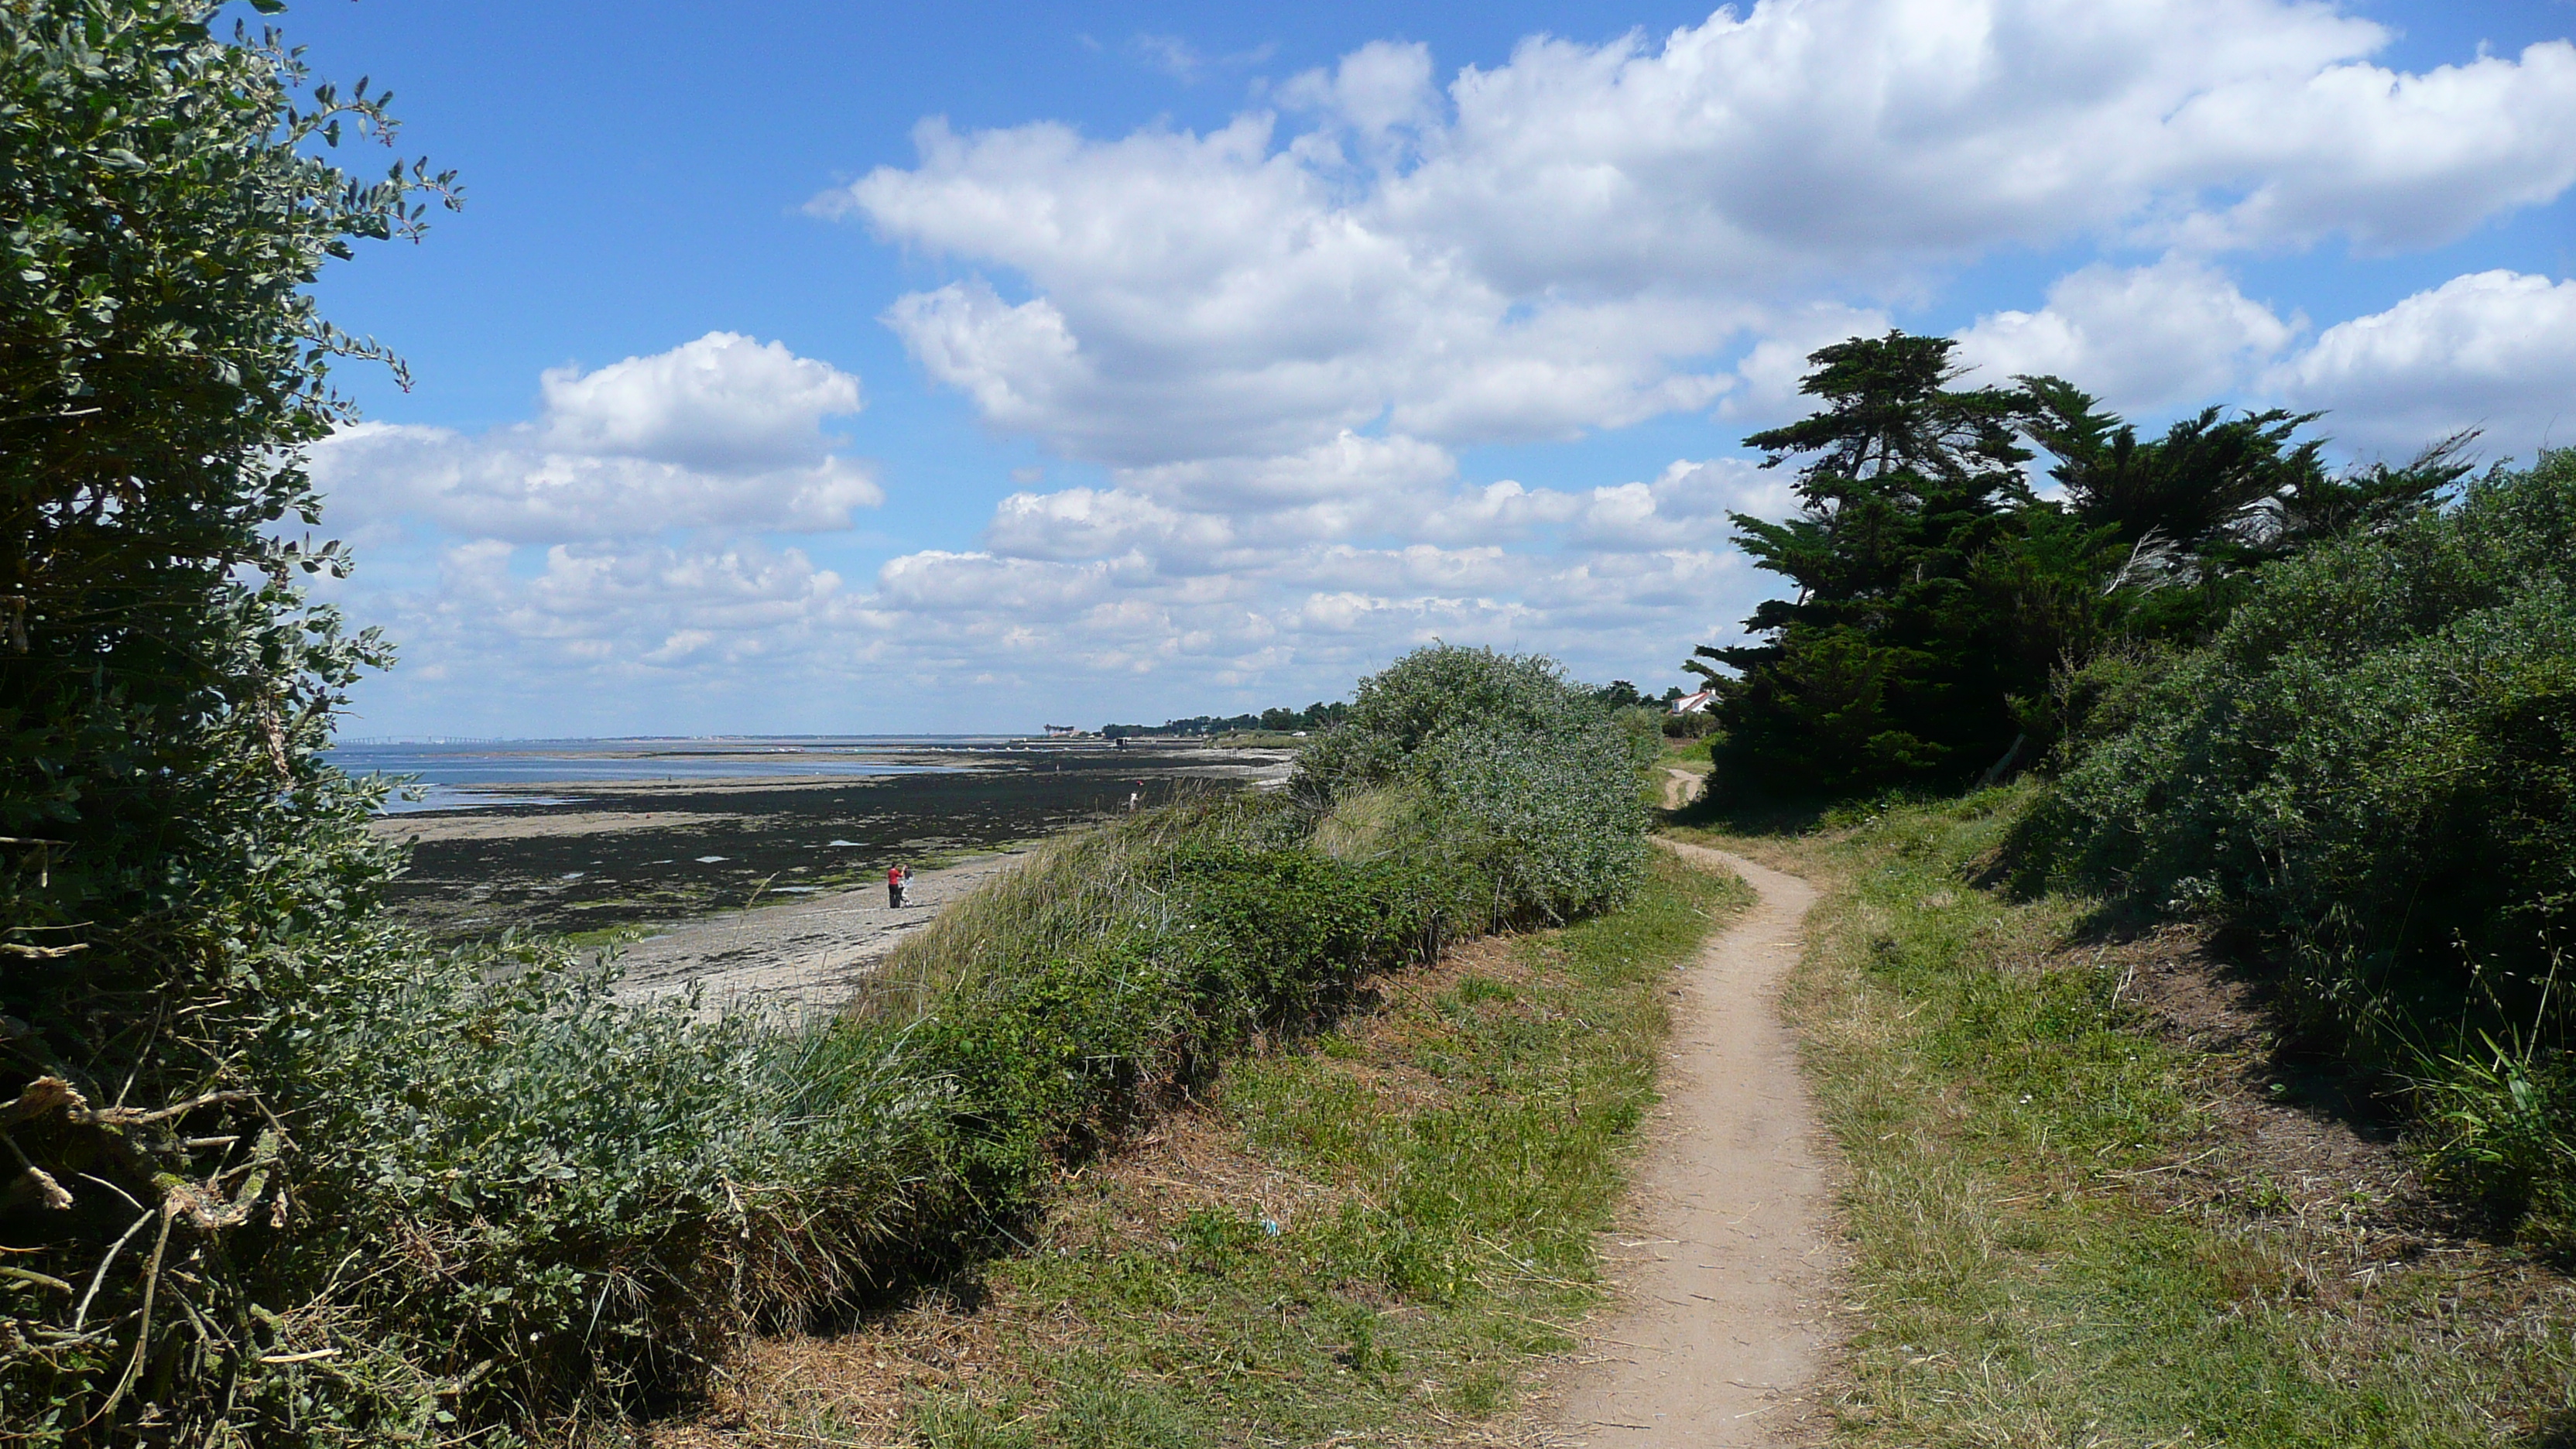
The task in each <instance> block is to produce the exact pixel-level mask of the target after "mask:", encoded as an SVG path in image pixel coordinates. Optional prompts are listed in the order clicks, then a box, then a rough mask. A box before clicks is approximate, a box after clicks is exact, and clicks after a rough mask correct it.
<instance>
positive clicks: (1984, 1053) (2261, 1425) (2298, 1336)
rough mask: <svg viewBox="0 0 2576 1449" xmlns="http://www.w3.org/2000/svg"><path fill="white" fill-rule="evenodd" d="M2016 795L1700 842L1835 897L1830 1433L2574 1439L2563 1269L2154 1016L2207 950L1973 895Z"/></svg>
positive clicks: (1871, 1436)
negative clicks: (2453, 1216) (2443, 1213)
mask: <svg viewBox="0 0 2576 1449" xmlns="http://www.w3.org/2000/svg"><path fill="white" fill-rule="evenodd" d="M2025 803H2026V802H2025V801H2024V799H2023V797H2022V796H2021V795H2020V794H2019V793H2018V792H2015V791H2008V790H2007V791H1990V792H1986V793H1984V794H1981V795H1978V796H1974V797H1971V798H1970V799H1968V800H1966V801H1963V802H1955V803H1950V804H1944V805H1926V806H1903V807H1892V808H1889V809H1886V810H1884V811H1882V812H1879V813H1876V814H1872V815H1868V816H1866V817H1864V818H1858V819H1844V820H1830V819H1829V820H1828V821H1827V822H1826V823H1825V825H1824V827H1823V828H1820V829H1816V830H1813V831H1810V832H1808V833H1806V834H1803V835H1790V834H1779V835H1765V836H1752V837H1746V836H1729V835H1724V834H1721V833H1718V832H1695V833H1696V834H1700V835H1703V836H1705V837H1706V838H1708V839H1710V840H1711V841H1712V843H1720V844H1725V845H1727V846H1729V847H1730V848H1733V849H1737V850H1740V851H1744V852H1746V853H1749V854H1753V855H1756V856H1758V857H1764V858H1769V859H1772V860H1775V861H1777V862H1778V863H1780V864H1782V865H1784V866H1787V867H1789V868H1793V869H1797V870H1800V871H1802V872H1804V873H1806V874H1808V875H1809V876H1810V877H1811V878H1814V879H1816V880H1818V882H1819V883H1820V884H1823V885H1825V886H1827V887H1828V894H1827V897H1826V899H1825V901H1824V902H1823V903H1822V904H1821V905H1819V907H1818V908H1817V911H1816V913H1815V915H1814V916H1813V917H1812V918H1811V919H1810V923H1809V931H1810V941H1811V948H1810V952H1809V955H1808V958H1807V960H1806V962H1805V964H1804V966H1803V967H1802V968H1801V974H1800V976H1799V978H1798V981H1797V983H1796V985H1795V988H1794V990H1793V993H1792V997H1791V1004H1792V1010H1793V1012H1794V1014H1795V1016H1796V1018H1797V1020H1798V1023H1799V1025H1800V1027H1801V1028H1802V1030H1803V1031H1804V1032H1805V1033H1806V1036H1807V1041H1808V1060H1809V1066H1810V1070H1811V1072H1812V1073H1813V1075H1814V1080H1815V1082H1816V1085H1817V1089H1818V1097H1819V1102H1820V1104H1821V1107H1822V1109H1823V1112H1824V1114H1825V1117H1826V1122H1827V1126H1828V1128H1829V1130H1830V1131H1831V1133H1832V1135H1833V1136H1834V1137H1835V1139H1836V1140H1837V1141H1838V1143H1839V1144H1840V1147H1841V1150H1842V1152H1843V1154H1844V1156H1845V1159H1846V1162H1847V1165H1848V1171H1847V1178H1846V1184H1845V1193H1844V1197H1843V1213H1844V1217H1845V1228H1846V1231H1847V1233H1848V1236H1849V1245H1850V1251H1851V1254H1852V1259H1851V1268H1850V1272H1851V1282H1850V1285H1849V1287H1850V1296H1851V1299H1852V1306H1853V1314H1852V1318H1853V1325H1852V1328H1853V1331H1852V1336H1851V1339H1850V1347H1849V1353H1848V1358H1847V1364H1846V1370H1845V1375H1844V1377H1843V1379H1842V1381H1841V1382H1840V1383H1839V1384H1838V1385H1837V1386H1836V1392H1835V1399H1836V1401H1837V1408H1836V1416H1835V1417H1836V1427H1837V1438H1838V1440H1839V1441H1840V1442H1845V1443H1855V1444H1885V1445H1907V1446H1916V1445H2043V1444H2044V1445H2139V1446H2145V1445H2177V1444H2230V1445H2243V1446H2291V1445H2301V1446H2306V1445H2315V1446H2327V1445H2336V1446H2343V1445H2389V1446H2400V1445H2404V1446H2429V1445H2472V1444H2475V1445H2493V1444H2500V1443H2502V1444H2526V1445H2534V1446H2539V1445H2559V1444H2565V1443H2568V1442H2571V1440H2570V1437H2569V1436H2570V1434H2571V1432H2576V1341H2571V1329H2572V1328H2576V1292H2571V1290H2570V1287H2569V1285H2568V1283H2567V1282H2566V1280H2564V1279H2563V1278H2560V1277H2557V1276H2555V1275H2553V1274H2551V1273H2549V1272H2547V1271H2545V1270H2543V1269H2541V1268H2539V1267H2536V1266H2535V1265H2533V1264H2532V1263H2531V1262H2529V1261H2528V1260H2526V1259H2525V1258H2523V1257H2522V1256H2520V1255H2517V1254H2516V1253H2514V1252H2513V1251H2511V1250H2508V1249H2502V1248H2498V1247H2495V1246H2493V1245H2490V1244H2485V1243H2481V1242H2478V1241H2476V1240H2474V1239H2472V1238H2468V1237H2463V1236H2460V1235H2459V1234H2457V1233H2456V1232H2454V1231H2452V1230H2451V1229H2450V1228H2449V1227H2447V1226H2445V1225H2444V1224H2443V1223H2442V1222H2441V1221H2439V1220H2438V1218H2437V1217H2436V1216H2435V1215H2434V1214H2433V1210H2432V1209H2431V1208H2430V1207H2429V1206H2427V1205H2426V1204H2425V1203H2424V1202H2422V1201H2421V1199H2420V1198H2419V1197H2417V1196H2415V1195H2414V1194H2412V1193H2411V1192H2410V1191H2409V1190H2408V1188H2407V1187H2406V1184H2405V1178H2406V1177H2407V1174H2406V1172H2405V1164H2404V1162H2403V1160H2402V1159H2398V1158H2396V1157H2394V1156H2393V1154H2391V1153H2389V1152H2388V1151H2387V1150H2386V1149H2384V1148H2378V1147H2374V1146H2373V1145H2371V1144H2369V1143H2366V1142H2363V1141H2361V1140H2360V1139H2359V1138H2356V1137H2353V1136H2352V1134H2350V1133H2349V1132H2348V1131H2346V1130H2345V1129H2343V1128H2341V1127H2339V1126H2338V1125H2337V1124H2336V1123H2334V1122H2333V1121H2332V1120H2330V1118H2328V1117H2326V1116H2324V1115H2322V1114H2318V1113H2314V1112H2304V1111H2301V1110H2300V1109H2299V1108H2298V1107H2296V1106H2295V1105H2286V1104H2283V1103H2281V1102H2279V1101H2275V1100H2267V1099H2269V1098H2277V1097H2278V1096H2279V1095H2280V1094H2281V1092H2282V1091H2283V1090H2284V1089H2285V1087H2286V1085H2287V1084H2285V1083H2283V1082H2282V1081H2281V1080H2280V1073H2279V1072H2278V1071H2277V1070H2276V1069H2275V1067H2276V1065H2277V1064H2276V1063H2273V1062H2271V1061H2269V1060H2268V1059H2267V1056H2268V1054H2267V1053H2266V1052H2263V1051H2256V1052H2253V1053H2251V1054H2250V1055H2249V1054H2247V1053H2243V1052H2227V1051H2218V1050H2212V1049H2210V1048H2209V1047H2208V1046H2207V1045H2206V1043H2205V1042H2203V1041H2201V1040H2198V1039H2195V1038H2194V1037H2192V1036H2190V1035H2189V1034H2186V1033H2182V1032H2178V1031H2177V1030H2175V1029H2174V1025H2173V1023H2172V1022H2171V1021H2169V1020H2167V1019H2165V1018H2163V1017H2161V1016H2160V1015H2159V1014H2158V1012H2156V1011H2152V1010H2149V1009H2146V1008H2143V1007H2141V1006H2139V1005H2138V1004H2137V1001H2138V996H2139V993H2140V991H2141V990H2142V989H2143V986H2144V981H2143V979H2142V978H2141V977H2140V975H2139V973H2140V971H2141V970H2144V971H2146V972H2147V973H2149V974H2151V975H2152V974H2154V973H2157V972H2161V971H2168V970H2172V969H2176V968H2177V964H2178V963H2177V960H2176V959H2174V958H2176V957H2179V956H2184V955H2187V954H2188V953H2189V952H2190V951H2192V950H2194V949H2197V945H2196V943H2195V942H2192V941H2187V940H2183V941H2177V940H2173V939H2164V940H2149V941H2144V942H2139V941H2128V942H2123V941H2118V940H2113V939H2102V938H2095V937H2092V936H2087V935H2084V934H2083V931H2082V925H2083V922H2084V919H2085V916H2086V913H2087V909H2088V907H2089V906H2090V904H2091V903H2090V902H2087V901H2083V900H2077V899H2070V898H2066V897H2061V896H2049V897H2043V898H2040V899H2037V900H2035V901H2029V902H2025V903H2015V902H2013V901H2010V900H2007V899H2005V898H2003V897H2000V896H1998V895H1996V894H1994V893H1990V892H1987V891H1982V890H1978V889H1975V888H1973V887H1972V886H1970V885H1969V884H1967V879H1968V877H1969V875H1970V873H1971V870H1972V868H1973V866H1974V864H1975V863H1976V862H1978V861H1979V860H1980V859H1981V858H1982V857H1984V856H1985V855H1986V853H1987V852H1989V851H1991V850H1992V848H1993V847H1994V846H1995V844H1996V842H1997V841H1998V840H1999V839H2000V837H2001V836H2002V834H2003V832H2004V831H2005V830H2006V829H2007V828H2009V826H2010V824H2011V822H2012V819H2013V818H2014V817H2015V815H2016V814H2017V813H2018V811H2019V809H2020V808H2021V807H2022V806H2023V805H2024V804H2025ZM2180 966H2181V968H2182V969H2186V970H2187V969H2188V968H2189V963H2188V962H2183V963H2180ZM2267 1077H2268V1078H2269V1080H2266V1078H2267ZM2338 1133H2340V1134H2341V1135H2340V1136H2338V1135H2337V1134H2338ZM2303 1134H2304V1135H2303ZM2300 1142H2305V1143H2307V1144H2308V1146H2307V1148H2302V1149H2300V1150H2292V1149H2293V1148H2294V1147H2297V1145H2298V1143H2300ZM2338 1142H2340V1143H2341V1144H2342V1145H2341V1146H2340V1147H2335V1146H2334V1144H2336V1143H2338ZM2285 1144H2286V1145H2285ZM2330 1147H2331V1148H2334V1150H2332V1151H2329V1150H2327V1149H2328V1148H2330ZM2308 1149H2313V1150H2308ZM2374 1166H2375V1168H2376V1169H2379V1170H2372V1169H2373V1168H2374Z"/></svg>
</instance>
